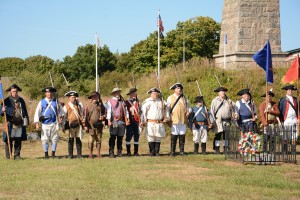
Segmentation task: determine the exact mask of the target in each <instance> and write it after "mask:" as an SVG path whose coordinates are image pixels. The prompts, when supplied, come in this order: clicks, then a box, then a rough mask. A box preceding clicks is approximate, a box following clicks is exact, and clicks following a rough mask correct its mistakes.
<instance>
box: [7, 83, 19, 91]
mask: <svg viewBox="0 0 300 200" xmlns="http://www.w3.org/2000/svg"><path fill="white" fill-rule="evenodd" d="M11 89H17V90H18V91H19V92H21V91H22V89H21V88H20V87H19V86H18V85H17V84H13V85H12V86H10V87H9V88H7V90H6V92H10V91H11Z"/></svg>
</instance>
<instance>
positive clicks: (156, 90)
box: [147, 87, 161, 94]
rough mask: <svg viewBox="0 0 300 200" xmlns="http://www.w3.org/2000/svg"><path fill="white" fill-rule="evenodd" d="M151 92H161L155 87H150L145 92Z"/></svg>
mask: <svg viewBox="0 0 300 200" xmlns="http://www.w3.org/2000/svg"><path fill="white" fill-rule="evenodd" d="M152 92H157V93H159V94H161V92H160V91H159V90H158V89H157V88H155V87H154V88H151V89H150V90H149V91H148V92H147V93H148V94H151V93H152Z"/></svg>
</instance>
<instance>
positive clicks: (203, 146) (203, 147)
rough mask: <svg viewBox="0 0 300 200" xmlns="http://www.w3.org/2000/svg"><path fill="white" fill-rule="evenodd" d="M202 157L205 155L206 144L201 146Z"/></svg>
mask: <svg viewBox="0 0 300 200" xmlns="http://www.w3.org/2000/svg"><path fill="white" fill-rule="evenodd" d="M201 150H202V155H206V154H207V153H206V143H202V144H201Z"/></svg>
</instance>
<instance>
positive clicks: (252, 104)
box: [244, 67, 254, 119]
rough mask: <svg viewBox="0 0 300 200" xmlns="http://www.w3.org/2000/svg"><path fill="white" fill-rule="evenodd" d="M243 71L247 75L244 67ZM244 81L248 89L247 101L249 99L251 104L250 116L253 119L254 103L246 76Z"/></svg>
mask: <svg viewBox="0 0 300 200" xmlns="http://www.w3.org/2000/svg"><path fill="white" fill-rule="evenodd" d="M244 71H245V74H247V71H246V68H245V67H244ZM246 81H247V89H249V97H250V98H249V99H250V103H251V115H252V119H254V103H253V99H252V95H251V93H250V83H249V79H248V76H246Z"/></svg>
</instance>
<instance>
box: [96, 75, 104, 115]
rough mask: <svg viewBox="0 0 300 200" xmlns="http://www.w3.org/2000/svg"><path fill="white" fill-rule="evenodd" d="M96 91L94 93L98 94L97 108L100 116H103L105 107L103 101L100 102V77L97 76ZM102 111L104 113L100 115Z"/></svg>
mask: <svg viewBox="0 0 300 200" xmlns="http://www.w3.org/2000/svg"><path fill="white" fill-rule="evenodd" d="M98 81H99V82H98V83H97V84H98V91H96V92H98V94H99V95H98V101H99V106H100V116H102V117H103V116H105V107H104V104H103V101H102V98H101V89H100V76H99V78H98ZM102 110H103V111H104V113H102Z"/></svg>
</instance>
